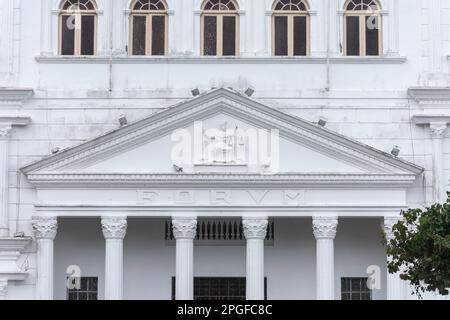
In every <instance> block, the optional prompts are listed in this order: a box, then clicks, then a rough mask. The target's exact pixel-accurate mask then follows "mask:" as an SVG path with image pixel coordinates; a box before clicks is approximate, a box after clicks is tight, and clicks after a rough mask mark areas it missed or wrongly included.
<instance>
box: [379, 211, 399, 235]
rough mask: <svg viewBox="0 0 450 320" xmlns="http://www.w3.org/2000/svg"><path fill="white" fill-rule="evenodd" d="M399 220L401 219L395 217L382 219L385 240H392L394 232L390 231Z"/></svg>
mask: <svg viewBox="0 0 450 320" xmlns="http://www.w3.org/2000/svg"><path fill="white" fill-rule="evenodd" d="M400 220H401V217H396V216H392V217H384V220H383V225H382V228H383V231H384V234H385V235H386V240H387V241H390V240H392V239H393V238H394V232H393V231H392V227H394V225H395V224H396V223H397V222H399V221H400Z"/></svg>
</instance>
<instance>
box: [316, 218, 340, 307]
mask: <svg viewBox="0 0 450 320" xmlns="http://www.w3.org/2000/svg"><path fill="white" fill-rule="evenodd" d="M337 226H338V219H337V217H334V216H323V217H321V216H318V217H313V231H314V237H315V238H316V296H317V300H334V299H335V297H334V238H335V237H336V229H337Z"/></svg>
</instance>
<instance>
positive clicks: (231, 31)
mask: <svg viewBox="0 0 450 320" xmlns="http://www.w3.org/2000/svg"><path fill="white" fill-rule="evenodd" d="M222 48H223V53H222V54H223V55H224V56H235V55H236V17H230V16H224V17H223V39H222Z"/></svg>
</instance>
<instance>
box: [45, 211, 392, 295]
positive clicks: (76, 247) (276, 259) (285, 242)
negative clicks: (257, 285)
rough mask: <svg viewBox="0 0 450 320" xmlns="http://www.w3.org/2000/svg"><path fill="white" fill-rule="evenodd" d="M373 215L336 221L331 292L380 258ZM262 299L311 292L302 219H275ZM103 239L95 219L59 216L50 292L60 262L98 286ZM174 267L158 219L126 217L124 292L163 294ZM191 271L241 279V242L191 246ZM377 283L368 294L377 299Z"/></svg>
mask: <svg viewBox="0 0 450 320" xmlns="http://www.w3.org/2000/svg"><path fill="white" fill-rule="evenodd" d="M379 223H380V221H379V220H378V219H366V220H356V219H343V220H341V221H340V222H339V227H338V233H337V238H336V243H335V264H336V297H337V299H340V277H364V276H367V274H366V269H367V267H368V266H370V265H379V266H381V269H382V270H383V273H382V275H381V276H382V277H385V268H384V267H383V266H384V262H385V256H384V249H383V247H382V245H381V229H380V227H379ZM265 250H266V251H265V273H266V276H267V281H268V298H269V299H272V300H275V299H281V300H286V299H314V298H315V276H316V274H315V239H314V236H313V234H312V227H311V220H310V219H277V220H276V221H275V243H274V245H273V246H266V248H265ZM104 254H105V251H104V239H103V236H102V234H101V228H100V222H99V220H98V219H61V220H60V224H59V232H58V236H57V238H56V240H55V287H54V290H55V298H56V299H65V298H66V293H65V279H66V273H65V272H66V268H67V266H69V265H79V266H80V267H81V270H82V275H85V276H98V277H99V299H102V297H103V288H104V278H103V277H104ZM174 273H175V247H174V246H173V245H167V244H166V242H165V240H164V221H163V220H157V219H129V221H128V231H127V235H126V237H125V242H124V298H125V299H170V298H171V277H172V276H174ZM194 274H195V276H200V277H202V276H203V277H205V276H219V277H220V276H230V277H245V246H220V247H213V246H195V249H194ZM382 285H383V287H382V289H381V290H379V291H374V299H384V298H385V295H386V292H385V288H384V286H385V281H384V282H382Z"/></svg>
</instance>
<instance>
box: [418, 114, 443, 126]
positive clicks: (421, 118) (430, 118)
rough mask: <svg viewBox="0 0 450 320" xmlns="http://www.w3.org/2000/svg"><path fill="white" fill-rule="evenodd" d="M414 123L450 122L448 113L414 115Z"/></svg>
mask: <svg viewBox="0 0 450 320" xmlns="http://www.w3.org/2000/svg"><path fill="white" fill-rule="evenodd" d="M413 121H414V123H415V124H432V123H447V124H448V123H450V115H427V114H423V115H419V114H418V115H414V116H413Z"/></svg>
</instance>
